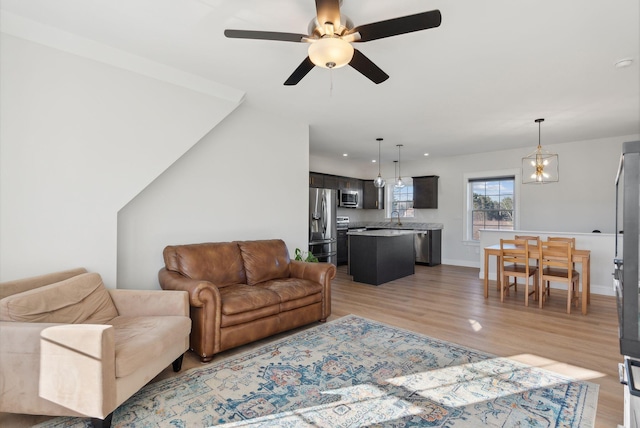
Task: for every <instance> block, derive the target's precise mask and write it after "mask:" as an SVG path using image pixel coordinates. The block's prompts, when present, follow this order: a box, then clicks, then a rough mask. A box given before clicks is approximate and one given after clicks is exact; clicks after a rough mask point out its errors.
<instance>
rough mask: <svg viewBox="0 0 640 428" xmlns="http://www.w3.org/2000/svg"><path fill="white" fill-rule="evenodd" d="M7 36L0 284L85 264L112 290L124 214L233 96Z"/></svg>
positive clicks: (0, 151)
mask: <svg viewBox="0 0 640 428" xmlns="http://www.w3.org/2000/svg"><path fill="white" fill-rule="evenodd" d="M0 43H1V45H0V50H1V52H2V61H0V67H1V68H0V115H1V116H0V121H1V124H2V126H1V128H0V236H1V239H0V280H8V279H13V278H19V277H24V276H30V275H37V274H42V273H46V272H51V271H55V270H60V269H66V268H71V267H76V266H84V267H86V268H87V269H89V270H91V271H97V272H99V273H100V274H101V275H102V276H103V278H104V281H105V284H107V286H108V287H115V286H116V263H117V256H116V250H117V241H116V238H117V213H118V210H120V208H122V207H123V206H124V205H125V204H126V203H127V202H129V201H130V200H131V199H132V198H133V197H134V196H135V195H136V194H137V193H138V192H139V191H140V190H142V189H143V188H144V187H145V186H146V185H147V184H149V183H150V182H151V181H153V179H154V178H155V177H156V176H158V175H159V174H160V173H161V172H162V171H164V170H165V169H166V168H167V167H168V166H169V165H170V164H171V163H172V162H173V161H175V160H176V159H177V158H178V157H179V156H180V155H181V154H183V153H184V152H185V151H186V150H188V149H189V148H190V147H191V146H193V145H194V144H195V143H196V142H198V141H199V140H200V139H201V138H202V136H203V135H205V134H206V133H207V132H208V131H209V130H211V129H212V128H213V127H214V126H215V125H216V124H217V123H219V122H220V121H221V120H222V119H223V118H224V117H225V116H226V115H227V114H229V113H230V112H231V111H233V109H235V108H236V107H237V103H234V102H232V101H229V100H228V99H225V98H217V97H215V96H212V95H210V94H203V93H199V92H196V91H194V90H192V89H186V88H185V87H181V86H177V85H174V84H170V83H166V82H163V81H161V80H158V79H156V78H149V77H147V76H144V75H141V74H138V73H135V72H131V71H127V70H124V69H122V68H116V67H113V66H109V65H106V64H105V63H103V62H100V61H96V60H92V59H86V58H82V57H80V56H77V55H73V54H69V53H66V52H63V51H61V50H58V49H54V48H51V47H46V46H43V45H41V44H38V43H33V42H30V41H27V40H24V39H22V38H17V37H13V36H10V35H7V34H2V35H1V39H0Z"/></svg>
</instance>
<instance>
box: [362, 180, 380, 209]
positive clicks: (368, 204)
mask: <svg viewBox="0 0 640 428" xmlns="http://www.w3.org/2000/svg"><path fill="white" fill-rule="evenodd" d="M362 184H363V191H364V198H363V199H364V202H363V208H364V209H365V210H381V209H384V187H383V188H380V189H378V188H377V187H376V186H374V185H373V180H366V181H364V180H363V182H362Z"/></svg>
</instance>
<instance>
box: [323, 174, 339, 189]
mask: <svg viewBox="0 0 640 428" xmlns="http://www.w3.org/2000/svg"><path fill="white" fill-rule="evenodd" d="M324 188H325V189H336V190H337V189H339V187H338V176H336V175H325V176H324Z"/></svg>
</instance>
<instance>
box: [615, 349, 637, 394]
mask: <svg viewBox="0 0 640 428" xmlns="http://www.w3.org/2000/svg"><path fill="white" fill-rule="evenodd" d="M624 367H625V371H626V374H627V381H626V382H624V379H621V380H620V383H622V384H623V385H627V386H628V387H629V393H630V394H631V395H634V396H636V397H640V389H637V388H636V385H635V382H634V380H633V370H632V367H640V361H637V360H632V359H631V358H625V359H624Z"/></svg>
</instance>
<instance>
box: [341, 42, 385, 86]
mask: <svg viewBox="0 0 640 428" xmlns="http://www.w3.org/2000/svg"><path fill="white" fill-rule="evenodd" d="M349 65H350V66H351V67H353V68H355V69H356V70H358V71H359V72H360V73H362V74H363V75H364V76H365V77H366V78H368V79H369V80H371V81H372V82H373V83H376V84H378V83H382V82H384V81H385V80H387V79H388V78H389V75H388V74H387V73H385V72H384V71H382V70H381V69H380V67H378V66H377V65H375V64H374V63H373V62H372V61H371V60H370V59H369V58H367V57H366V56H364V54H363V53H362V52H360V51H359V50H358V49H354V50H353V58H351V62H350V63H349Z"/></svg>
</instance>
